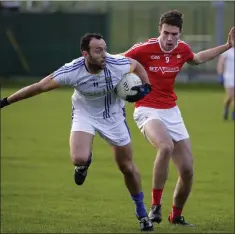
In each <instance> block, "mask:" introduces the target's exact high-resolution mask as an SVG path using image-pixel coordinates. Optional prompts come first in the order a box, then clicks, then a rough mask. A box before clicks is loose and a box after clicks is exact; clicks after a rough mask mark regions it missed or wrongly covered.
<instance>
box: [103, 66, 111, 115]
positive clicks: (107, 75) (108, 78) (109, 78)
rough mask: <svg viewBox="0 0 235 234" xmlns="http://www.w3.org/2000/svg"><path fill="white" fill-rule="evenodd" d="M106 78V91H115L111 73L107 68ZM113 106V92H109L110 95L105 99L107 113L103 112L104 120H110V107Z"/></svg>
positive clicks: (105, 69)
mask: <svg viewBox="0 0 235 234" xmlns="http://www.w3.org/2000/svg"><path fill="white" fill-rule="evenodd" d="M104 76H105V82H106V89H107V91H110V90H112V89H113V82H112V77H111V72H110V71H109V70H108V69H107V68H106V67H105V68H104ZM111 104H112V95H111V92H108V94H107V95H106V96H105V98H104V107H105V111H104V112H103V117H104V119H106V118H110V115H109V107H110V105H111Z"/></svg>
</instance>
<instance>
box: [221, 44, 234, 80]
mask: <svg viewBox="0 0 235 234" xmlns="http://www.w3.org/2000/svg"><path fill="white" fill-rule="evenodd" d="M221 56H222V57H224V58H225V62H224V72H223V76H224V79H232V80H234V47H233V48H230V49H229V50H227V51H226V52H224V53H223V54H222V55H221Z"/></svg>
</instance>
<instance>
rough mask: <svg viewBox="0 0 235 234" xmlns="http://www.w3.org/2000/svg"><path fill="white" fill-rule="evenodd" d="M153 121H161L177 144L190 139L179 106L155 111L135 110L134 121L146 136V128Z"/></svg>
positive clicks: (149, 109)
mask: <svg viewBox="0 0 235 234" xmlns="http://www.w3.org/2000/svg"><path fill="white" fill-rule="evenodd" d="M152 119H159V120H161V121H162V122H163V123H164V124H165V126H166V128H167V129H168V131H169V133H170V135H171V137H172V139H173V140H174V141H176V142H177V141H180V140H183V139H187V138H189V134H188V131H187V129H186V127H185V125H184V121H183V118H182V116H181V113H180V110H179V108H178V107H177V106H175V107H173V108H170V109H155V108H149V107H138V108H135V111H134V120H135V122H136V124H137V126H138V128H139V129H140V130H141V132H142V133H143V134H144V135H145V133H144V126H145V124H146V123H147V122H148V121H150V120H152Z"/></svg>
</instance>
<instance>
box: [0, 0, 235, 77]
mask: <svg viewBox="0 0 235 234" xmlns="http://www.w3.org/2000/svg"><path fill="white" fill-rule="evenodd" d="M170 9H178V10H180V11H182V12H183V14H184V26H183V28H184V31H183V35H182V39H183V40H185V41H186V42H188V43H189V44H190V46H191V47H192V49H193V50H194V51H195V52H197V51H199V50H202V49H206V48H209V47H213V46H216V45H219V44H222V43H224V42H225V40H226V37H227V34H228V32H229V30H230V28H231V27H232V26H233V24H234V2H233V1H231V2H228V1H227V2H223V1H207V2H191V1H190V2H188V1H182V2H180V1H177V2H175V1H89V0H87V1H1V14H0V41H1V43H0V51H1V53H0V64H1V67H0V76H1V77H12V76H23V77H32V76H33V77H40V78H41V77H42V76H45V75H47V74H48V73H51V72H52V71H54V70H55V69H57V68H58V67H60V66H61V65H63V64H64V63H65V62H69V61H71V60H72V59H74V58H76V57H79V56H80V50H79V40H80V37H81V36H82V35H83V34H84V33H86V32H98V33H101V34H103V36H104V37H105V40H106V42H107V44H108V50H109V52H110V53H120V52H123V51H125V50H127V49H128V48H130V47H131V46H132V45H133V44H134V43H136V42H140V41H144V40H146V39H147V38H149V37H156V36H158V32H157V25H158V21H159V17H160V16H161V14H162V13H163V12H165V11H168V10H170ZM216 62H217V60H216V59H215V60H213V61H211V62H208V63H206V64H203V65H200V66H197V67H191V66H187V65H185V66H184V69H183V71H182V72H181V73H180V75H179V77H178V79H177V81H178V82H180V81H181V82H199V81H202V82H218V78H217V76H216V70H215V67H216Z"/></svg>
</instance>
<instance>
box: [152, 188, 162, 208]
mask: <svg viewBox="0 0 235 234" xmlns="http://www.w3.org/2000/svg"><path fill="white" fill-rule="evenodd" d="M162 193H163V189H154V188H153V189H152V205H161V200H162Z"/></svg>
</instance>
